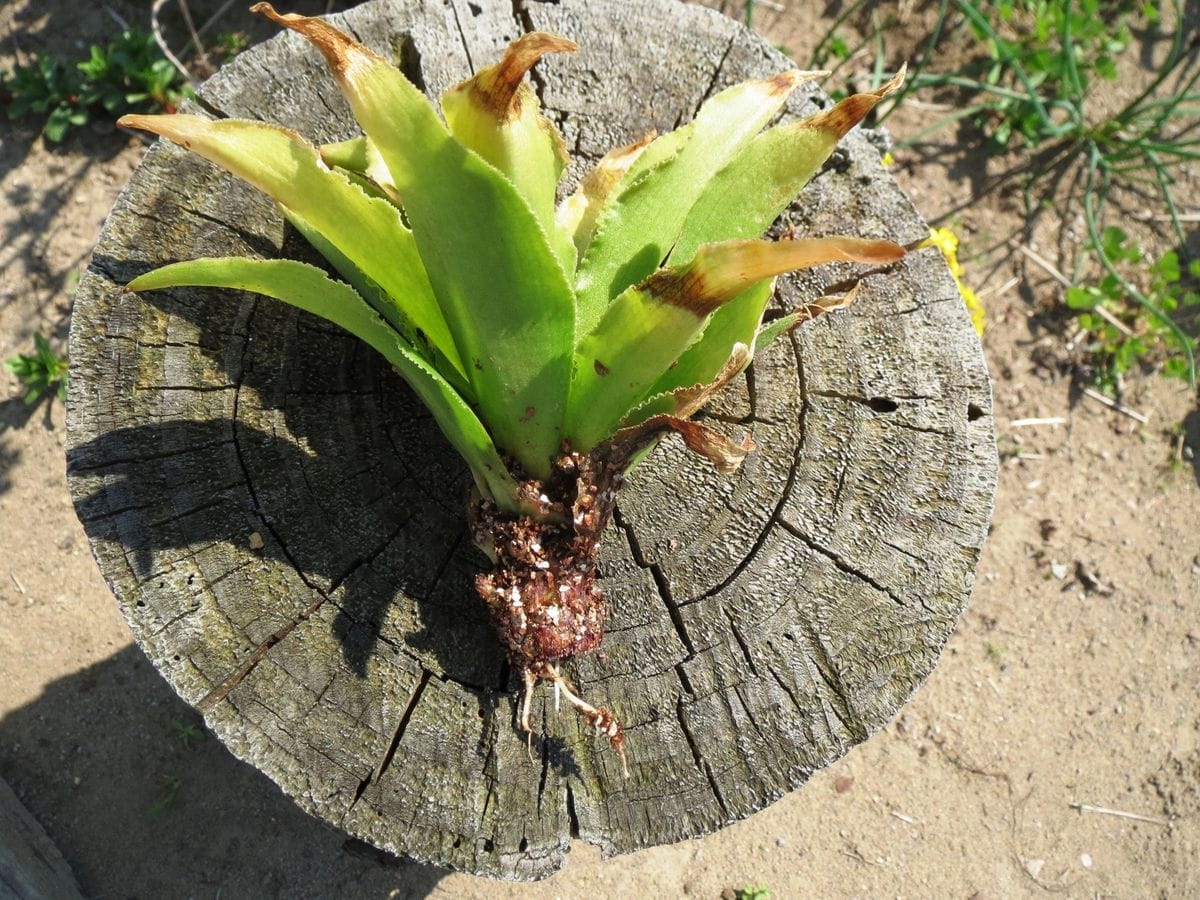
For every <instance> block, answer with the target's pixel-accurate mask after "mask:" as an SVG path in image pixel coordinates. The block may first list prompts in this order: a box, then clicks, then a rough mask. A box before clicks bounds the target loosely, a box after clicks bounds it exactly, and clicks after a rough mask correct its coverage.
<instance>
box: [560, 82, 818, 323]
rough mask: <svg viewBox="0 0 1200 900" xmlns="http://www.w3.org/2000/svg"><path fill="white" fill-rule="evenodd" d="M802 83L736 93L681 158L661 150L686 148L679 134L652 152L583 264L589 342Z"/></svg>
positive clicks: (581, 298) (605, 214) (726, 97)
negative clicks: (713, 183)
mask: <svg viewBox="0 0 1200 900" xmlns="http://www.w3.org/2000/svg"><path fill="white" fill-rule="evenodd" d="M802 78H803V75H802V73H800V72H797V71H794V70H793V71H789V72H784V73H781V74H779V75H777V76H775V77H774V78H770V79H765V80H762V81H748V82H744V83H742V84H739V85H735V86H734V87H731V88H728V89H727V90H724V91H722V92H721V93H719V94H717V95H716V96H715V97H713V98H711V99H710V100H708V101H707V102H706V103H705V104H704V105H703V106H701V107H700V110H699V112H698V113H697V114H696V118H695V119H694V120H693V121H692V122H691V123H689V125H688V126H686V128H687V130H686V132H685V139H684V140H683V142H682V145H681V146H678V148H677V151H676V152H674V153H672V154H669V155H666V157H665V158H664V159H658V158H657V157H658V155H659V153H660V151H659V150H658V148H657V147H656V145H661V146H663V147H665V148H667V149H668V150H670V149H673V147H674V145H675V144H678V143H679V137H678V135H676V133H675V132H672V133H671V134H670V135H664V136H663V137H661V138H659V139H658V140H657V141H655V142H654V143H653V144H651V145H650V146H649V147H648V148H647V149H646V151H645V153H643V154H642V157H641V158H639V159H638V160H637V162H636V163H635V165H634V167H633V169H631V170H630V173H629V175H628V176H627V177H626V182H625V185H624V186H623V187H622V189H621V190H620V191H618V192H617V193H616V194H615V195H614V196H613V197H612V198H611V199H610V200H609V202H608V204H606V206H605V209H604V210H603V211H602V212H601V214H600V217H599V220H598V222H597V226H596V231H595V236H594V237H593V238H592V242H591V243H590V244H589V245H588V248H587V251H586V252H585V253H584V255H583V258H582V259H581V260H580V263H579V272H578V274H577V276H576V281H575V292H576V295H577V296H578V304H579V333H580V334H581V335H582V334H587V333H589V332H590V331H591V330H592V328H593V327H594V326H595V325H596V324H597V323H598V322H599V321H600V319H601V317H602V316H603V315H604V311H605V309H606V308H607V306H608V305H609V302H610V301H611V300H612V298H614V297H616V296H617V295H618V294H620V293H621V292H622V291H624V290H625V288H627V287H629V286H630V285H632V284H634V283H636V282H638V281H640V280H641V279H643V278H645V277H646V276H648V275H650V274H651V273H653V272H654V270H655V269H657V268H658V267H659V265H660V264H661V263H662V261H663V260H664V259H666V257H667V254H668V253H669V252H670V250H671V247H672V246H673V245H674V244H675V241H676V239H677V238H678V237H679V233H680V230H681V229H682V227H683V223H684V220H685V219H686V218H687V215H688V212H689V210H691V208H692V206H693V205H694V204H695V202H696V200H697V199H698V198H699V197H700V195H701V193H702V192H703V190H704V187H705V185H706V184H707V183H708V181H709V179H710V178H711V177H712V176H713V175H715V174H716V173H717V172H718V171H720V170H721V169H722V168H724V167H725V165H726V164H727V163H729V161H730V160H732V159H733V158H734V157H735V156H736V155H737V153H738V152H739V151H740V150H741V149H742V148H743V147H744V146H745V145H746V144H747V143H749V142H750V140H751V139H752V138H753V137H754V136H755V135H756V134H757V133H758V132H759V131H760V130H761V129H762V128H763V126H764V125H766V124H767V123H768V122H769V121H770V120H771V119H772V118H773V117H774V116H775V114H776V113H777V112H779V110H780V108H781V107H782V106H783V103H784V101H785V100H786V99H787V97H788V95H789V94H790V93H791V91H792V90H793V89H794V88H795V87H796V85H797V84H799V83H800V81H801V79H802ZM673 135H674V136H673Z"/></svg>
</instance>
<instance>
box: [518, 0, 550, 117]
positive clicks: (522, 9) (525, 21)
mask: <svg viewBox="0 0 1200 900" xmlns="http://www.w3.org/2000/svg"><path fill="white" fill-rule="evenodd" d="M512 14H513V18H514V19H515V20H516V23H517V29H518V30H519V31H523V32H525V33H528V32H530V31H537V25H536V24H535V23H534V21H533V14H532V13H530V11H529V6H528V5H527V4H526V3H525V0H512ZM529 80H530V81H531V82H533V92H534V93H535V94H536V95H537V98H538V103H540V104H541V105H542V108H543V110H544V109H545V105H546V104H545V99H546V79H545V77H544V76H543V75H542V73H541V72H540V71H538V67H537V66H534V67H533V68H532V69H530V70H529Z"/></svg>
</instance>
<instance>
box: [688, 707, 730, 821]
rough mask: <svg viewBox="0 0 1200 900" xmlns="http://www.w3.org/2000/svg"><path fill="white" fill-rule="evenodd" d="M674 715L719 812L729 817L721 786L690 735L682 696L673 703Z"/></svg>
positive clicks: (694, 739)
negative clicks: (710, 790)
mask: <svg viewBox="0 0 1200 900" xmlns="http://www.w3.org/2000/svg"><path fill="white" fill-rule="evenodd" d="M675 716H676V718H677V719H678V720H679V728H680V729H681V730H682V731H683V737H684V739H685V740H686V741H687V743H688V747H690V748H691V751H692V760H693V761H694V762H695V763H696V769H697V771H699V772H700V774H701V775H703V776H704V777H705V778H706V779H707V780H708V786H709V787H710V788H711V789H712V792H713V796H714V797H715V798H716V800H717V805H718V806H720V807H721V813H722V814H723V815H724V816H725V818H726V819H728V818H729V807H728V806H726V805H725V798H724V797H723V796H722V795H721V786H720V785H719V784H717V779H716V776H715V775H714V774H713V770H712V766H710V765H709V764H708V760H706V759H705V758H704V755H703V754H702V753H701V752H700V747H699V745H698V744H697V743H696V738H695V737H694V736H693V735H692V732H691V729H689V728H688V726H687V719H686V718H685V717H684V715H683V698H682V697H680V698H679V700H678V701H677V702H676V704H675Z"/></svg>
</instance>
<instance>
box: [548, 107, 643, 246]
mask: <svg viewBox="0 0 1200 900" xmlns="http://www.w3.org/2000/svg"><path fill="white" fill-rule="evenodd" d="M655 137H656V132H654V131H651V132H650V133H649V134H647V135H646V136H645V137H643V138H642V139H641V140H638V141H634V142H633V143H632V144H626V145H625V146H624V147H617V148H616V149H615V150H610V151H609V152H608V153H606V154H605V155H604V157H603V158H602V159H601V160H600V161H599V162H598V163H596V165H595V166H594V167H593V168H592V171H590V172H588V174H587V175H586V176H584V178H583V180H582V181H580V183H579V187H577V188H576V189H575V192H574V193H572V194H571V195H570V196H569V197H566V198H564V199H563V202H562V203H561V204H560V205H559V207H558V212H557V215H556V221H557V223H558V227H559V228H560V229H561V230H562V231H563V232H564V233H565V234H567V235H570V236H571V240H572V241H573V243H574V244H575V249H576V253H577V254H578V255H580V256H581V255H583V253H584V251H585V250H587V247H588V244H590V243H591V242H592V234H593V232H594V231H595V229H596V217H597V216H599V215H600V211H601V209H603V207H604V204H605V202H606V201H607V200H608V198H609V197H610V196H611V195H612V193H613V191H615V190H616V189H617V188H618V187H619V186H620V184H621V181H622V179H624V178H625V177H626V174H627V173H628V172H629V170H630V168H631V167H632V166H633V165H635V164H636V162H637V160H638V158H639V157H640V156H641V155H642V153H643V152H644V151H645V150H646V147H647V145H649V144H650V142H651V141H653V140H654V138H655ZM572 268H574V265H572Z"/></svg>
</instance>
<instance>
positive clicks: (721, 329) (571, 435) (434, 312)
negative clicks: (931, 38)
mask: <svg viewBox="0 0 1200 900" xmlns="http://www.w3.org/2000/svg"><path fill="white" fill-rule="evenodd" d="M253 9H254V10H255V11H256V12H259V13H262V14H263V15H266V16H267V17H269V18H270V19H272V20H273V21H275V22H277V23H279V24H281V25H283V26H285V27H287V28H290V29H293V30H295V31H297V32H299V33H300V34H301V35H303V36H304V37H305V38H307V39H308V40H310V41H311V42H312V43H313V44H315V45H316V47H317V48H318V49H319V50H320V51H321V53H322V54H323V55H324V56H325V58H326V60H327V62H328V63H329V65H330V68H331V69H332V71H333V73H334V75H335V77H336V78H337V80H338V82H339V84H340V86H341V88H342V91H343V93H344V94H345V96H346V98H347V100H348V101H349V104H350V107H351V109H352V110H353V112H354V114H355V117H356V118H357V119H358V121H359V123H360V124H361V125H362V127H363V129H364V130H365V132H366V134H365V136H363V137H359V138H354V139H351V140H349V141H345V142H342V143H339V144H333V145H328V146H325V147H322V148H317V147H314V146H312V145H311V144H308V143H307V142H305V141H304V140H303V139H302V138H301V137H300V136H299V135H297V134H295V133H294V132H290V131H287V130H285V129H282V128H279V127H277V126H274V125H265V124H262V123H256V122H247V121H235V120H229V119H223V120H217V121H211V120H208V119H203V118H200V117H196V116H182V115H179V116H127V117H125V118H124V119H122V123H123V124H126V125H129V126H132V127H135V128H142V129H145V130H147V131H151V132H154V133H157V134H160V135H163V136H165V137H167V138H169V139H171V140H173V141H175V142H176V143H179V144H182V145H184V146H186V147H188V148H189V149H191V150H193V151H194V152H196V153H199V154H200V155H202V156H204V157H206V158H208V159H210V160H212V161H214V162H216V163H218V164H219V165H221V166H223V167H225V168H226V169H228V170H229V171H231V172H233V173H234V174H236V175H238V176H240V177H242V178H244V179H246V180H247V181H249V182H250V183H251V184H253V185H255V186H257V187H259V188H260V189H262V190H264V191H266V192H267V193H268V194H270V195H271V196H273V197H274V198H275V199H276V200H277V201H278V202H279V204H280V205H281V207H282V209H283V211H284V214H285V215H286V217H287V218H288V220H289V221H290V222H292V224H293V225H295V227H296V228H297V229H298V230H299V231H300V232H301V233H302V234H303V235H304V236H305V237H306V238H307V239H308V240H309V242H310V243H311V244H312V245H313V246H314V247H315V248H316V249H317V250H318V251H320V252H321V253H322V254H323V255H324V256H325V258H326V259H327V260H328V261H329V263H330V264H331V265H332V267H333V268H334V269H336V270H337V271H338V272H339V273H340V275H341V276H342V278H344V279H345V281H337V280H334V279H332V278H330V277H328V276H327V275H326V274H325V272H323V271H322V270H320V269H317V268H314V267H312V266H309V265H305V264H303V263H300V262H296V261H292V260H284V259H269V260H268V259H243V258H239V259H200V260H193V261H190V262H181V263H175V264H171V265H167V266H164V267H163V268H160V269H157V270H154V271H152V272H148V273H146V274H144V275H141V276H139V277H138V278H136V279H134V281H132V282H131V283H130V284H129V286H128V287H129V289H130V290H153V289H158V288H166V287H174V286H180V285H193V286H209V287H223V288H235V289H240V290H249V291H254V292H257V293H260V294H265V295H267V296H270V297H274V298H276V299H279V300H282V301H284V302H287V303H290V304H293V305H295V306H297V307H299V308H300V309H303V310H306V311H308V312H311V313H315V314H317V315H320V316H323V317H325V318H326V319H328V320H330V321H332V322H334V323H336V324H339V325H341V326H342V327H344V328H346V329H347V330H348V331H350V332H352V333H353V334H355V335H357V336H358V337H360V338H361V339H363V340H364V341H366V342H367V343H368V344H370V345H371V346H372V347H373V348H374V349H376V350H377V351H378V352H379V353H381V354H382V355H383V356H384V357H385V358H386V359H387V360H388V362H390V363H391V364H392V365H393V366H394V367H395V369H396V370H397V371H398V372H399V373H400V374H401V375H402V376H403V377H404V378H405V379H406V380H407V381H408V383H409V384H410V385H411V386H412V388H413V389H414V390H415V391H416V393H417V394H418V395H419V396H420V398H421V399H422V400H423V401H424V402H425V404H426V405H427V406H428V407H429V409H430V411H431V412H432V414H433V416H434V419H435V420H436V421H437V423H438V425H439V426H440V427H441V429H442V431H443V433H444V434H445V435H446V437H447V438H448V439H449V441H450V443H451V444H452V445H453V446H454V447H455V449H457V450H458V452H459V453H460V454H461V455H462V456H463V458H464V459H465V460H466V462H467V464H468V466H469V467H470V470H471V473H472V474H473V476H474V481H475V496H474V497H473V499H472V501H471V504H470V511H469V514H470V520H471V523H472V532H473V535H474V537H475V541H476V543H477V544H478V545H479V547H480V548H481V549H482V550H483V551H484V552H485V553H486V554H487V555H488V556H489V557H490V558H491V560H492V562H493V564H494V568H493V570H492V572H491V573H489V574H484V575H480V576H479V578H478V579H477V581H476V588H477V590H478V592H479V594H480V596H481V597H482V598H483V600H484V602H485V603H486V605H487V608H488V610H489V613H490V615H491V618H492V621H493V624H494V625H495V627H496V629H497V631H498V633H499V635H500V638H501V640H502V641H503V643H504V644H505V646H506V648H507V650H508V652H509V656H510V658H511V660H512V662H513V664H514V668H516V669H517V671H519V672H520V673H521V675H522V677H523V679H524V681H525V687H526V692H525V701H524V705H523V710H522V715H521V723H522V726H523V727H524V728H525V730H526V731H527V732H528V733H529V734H530V735H531V736H532V726H531V725H530V721H529V704H530V698H531V692H532V689H533V687H534V685H535V684H536V683H537V682H538V681H539V680H541V679H545V680H548V681H552V682H554V684H555V686H556V690H558V691H561V692H562V695H563V696H565V697H566V698H567V699H568V700H569V701H570V702H571V703H572V705H573V706H575V708H576V709H577V710H578V711H579V712H580V713H581V714H582V715H583V716H584V718H585V719H586V720H587V721H588V722H589V723H590V724H592V725H594V726H595V727H596V729H597V730H598V731H600V732H603V733H604V734H606V735H607V736H608V737H609V738H610V739H611V741H612V743H613V746H614V747H615V748H616V749H618V750H621V748H622V746H623V740H624V734H623V730H622V728H621V725H620V723H619V721H618V720H617V719H616V717H615V716H613V715H612V713H610V712H609V711H607V710H604V709H597V708H595V707H593V706H591V705H590V704H588V703H587V702H586V701H584V700H583V699H581V698H579V697H577V696H576V695H575V694H574V693H573V690H572V688H571V687H570V685H569V684H568V683H567V682H566V680H565V679H564V678H563V677H562V676H561V675H560V673H559V671H558V669H557V667H556V665H555V664H556V663H557V662H558V661H559V660H561V659H563V658H566V657H569V656H573V655H575V654H577V653H582V652H584V651H587V650H590V649H593V648H595V647H596V646H598V645H599V643H600V640H601V636H602V634H603V622H604V615H605V605H604V595H603V592H602V590H601V588H600V586H599V583H598V579H597V575H596V554H597V550H598V547H599V540H600V536H601V533H602V532H603V530H604V527H605V525H606V524H607V522H608V521H609V519H610V517H611V514H612V511H613V507H614V504H615V499H616V494H617V490H618V489H619V487H620V485H621V483H622V480H623V478H624V474H625V472H627V471H628V469H629V468H631V467H632V466H633V465H635V464H636V462H637V461H638V460H639V459H640V458H641V457H642V456H643V455H644V454H645V453H646V452H648V450H649V448H650V446H651V445H652V444H653V443H654V442H655V441H656V440H658V439H659V438H660V437H661V436H662V435H664V434H666V433H668V432H672V431H673V432H676V433H678V434H679V435H681V436H682V438H683V440H684V441H685V442H686V444H687V446H688V447H690V448H691V449H692V450H694V451H695V452H697V453H700V454H702V455H703V456H705V457H707V458H708V459H709V460H711V461H712V462H713V463H714V464H715V465H716V466H717V468H718V469H719V470H721V471H723V472H731V471H732V470H733V469H735V468H736V467H737V465H738V464H739V463H740V462H741V460H742V459H743V458H744V457H745V455H746V454H747V453H748V452H749V451H750V450H751V449H752V446H753V444H752V442H751V441H750V440H749V436H747V437H745V438H744V439H743V440H741V441H740V442H736V441H733V440H730V439H729V438H727V437H725V436H724V435H722V434H720V433H719V432H717V431H715V430H713V429H712V428H710V427H708V426H707V425H705V424H702V423H700V422H696V421H694V420H692V418H691V416H692V415H693V414H694V413H696V412H697V411H699V410H700V409H701V408H702V407H703V406H704V404H705V403H706V402H707V401H708V399H709V398H710V397H711V396H712V395H713V394H714V393H715V392H716V391H717V390H718V389H719V388H721V387H722V386H724V385H725V384H726V383H727V382H728V381H729V380H730V379H732V378H734V377H736V376H737V375H738V374H739V373H741V372H742V371H743V370H744V369H745V368H746V366H748V365H749V363H750V361H751V359H752V358H753V356H754V353H755V351H756V350H757V349H761V348H762V347H763V346H765V345H766V344H767V343H768V342H769V341H770V340H771V339H772V338H774V337H775V336H777V335H778V334H780V333H782V332H784V331H785V330H787V329H789V328H792V327H796V326H797V325H798V324H800V323H801V322H802V321H804V320H805V319H807V318H811V317H812V316H813V315H816V314H818V313H819V312H821V311H823V310H825V309H829V308H832V307H834V306H837V305H841V304H843V303H845V302H847V299H848V298H846V297H841V296H839V297H835V298H823V299H822V300H819V301H816V302H815V303H814V304H812V305H811V306H809V307H807V308H805V309H802V310H799V311H797V312H795V313H793V314H791V315H788V316H785V317H783V318H781V319H779V320H776V321H774V322H772V323H770V324H769V325H766V326H764V325H762V318H763V312H764V310H765V307H766V304H767V301H768V300H769V298H770V296H771V293H772V288H773V279H774V276H775V275H777V274H780V273H782V272H786V271H791V270H793V269H796V268H802V267H806V266H812V265H816V264H819V263H823V262H829V261H833V260H841V261H858V262H867V263H875V264H887V263H891V262H894V261H896V260H898V259H899V258H901V257H902V256H903V255H904V250H903V249H902V248H900V247H898V246H897V245H896V244H894V243H892V242H890V241H880V240H864V239H858V238H846V237H829V238H821V239H810V240H785V241H780V242H772V241H767V240H761V239H759V235H761V234H762V233H763V231H764V230H765V229H766V228H767V227H768V226H769V225H770V224H771V223H772V222H773V221H775V219H776V217H777V216H778V215H779V213H780V212H781V211H782V210H783V209H784V208H786V207H787V206H788V204H789V203H790V202H791V201H792V199H793V198H794V197H795V196H796V195H797V193H798V192H799V191H800V188H801V187H802V186H803V185H804V184H805V183H806V182H807V180H808V179H809V177H811V175H812V174H813V173H814V172H815V171H816V170H817V169H818V168H819V166H820V165H821V164H822V162H823V161H824V160H825V159H826V158H827V157H828V155H829V154H830V153H831V152H832V151H833V148H834V147H835V146H836V144H837V142H838V140H839V139H840V138H841V136H842V135H843V134H845V132H846V131H847V130H849V129H850V128H851V127H853V125H854V124H855V123H856V122H858V121H859V120H860V119H861V118H862V117H863V116H864V115H865V114H866V113H867V111H869V110H870V108H871V107H873V106H874V105H875V104H876V103H877V102H878V101H879V100H880V99H881V98H882V97H883V96H884V95H885V94H886V93H887V92H888V91H890V90H892V89H894V88H895V87H896V82H893V83H891V84H888V85H886V86H885V87H884V88H882V89H880V90H879V91H877V92H874V93H871V94H860V95H857V96H855V97H852V98H849V99H848V100H846V101H844V102H843V103H841V104H839V105H838V106H836V107H834V108H832V109H830V110H828V111H826V112H823V113H819V114H817V115H815V116H813V117H811V118H809V119H807V120H804V121H802V122H798V123H792V124H789V125H782V126H778V127H775V128H770V129H768V130H766V131H763V130H762V129H763V128H764V127H765V126H767V125H768V124H769V123H770V121H771V120H772V119H773V118H774V117H775V115H776V114H777V113H778V112H779V110H780V109H781V108H782V106H783V104H784V102H785V100H786V98H787V96H788V95H789V94H790V93H791V91H792V90H793V89H794V88H795V87H796V85H797V84H798V83H799V82H800V80H801V78H802V75H801V73H799V72H795V71H790V72H784V73H781V74H779V75H776V76H774V77H772V78H768V79H763V80H759V81H749V82H745V83H743V84H740V85H735V86H734V87H731V88H728V89H727V90H725V91H722V92H720V93H718V94H717V95H715V96H714V97H712V98H711V99H709V100H708V101H707V102H706V103H705V104H704V105H703V106H702V107H701V108H700V110H699V112H698V113H697V115H696V117H695V118H694V120H693V121H692V122H690V123H689V124H687V125H684V126H683V127H681V128H679V129H677V130H676V131H673V132H671V133H669V134H664V135H662V136H655V135H653V134H652V135H648V136H647V137H646V138H644V139H643V140H641V141H638V142H636V143H634V144H632V145H630V146H627V147H621V148H618V149H616V150H614V151H612V152H611V153H609V154H608V155H607V156H606V157H604V159H602V160H601V161H600V162H599V163H598V164H597V166H596V167H595V169H594V170H593V171H592V172H591V173H590V174H589V175H588V176H587V177H586V178H585V179H584V180H583V182H582V183H581V184H580V186H579V188H578V189H577V190H576V191H575V192H574V193H573V194H571V195H570V196H568V197H567V198H566V199H565V200H564V201H563V202H562V203H561V204H558V205H556V203H555V193H556V186H557V183H558V180H559V177H560V176H561V174H562V172H563V171H564V169H565V167H566V164H567V162H568V158H567V153H566V149H565V146H564V142H563V140H562V137H561V136H560V135H559V134H558V131H557V129H556V128H555V127H554V125H553V124H552V123H551V122H550V121H549V120H548V119H547V118H546V117H545V116H543V115H542V113H541V109H540V104H539V102H538V99H537V96H536V94H535V93H534V92H533V90H532V88H531V87H530V86H529V85H528V84H527V83H526V82H525V80H524V79H525V75H526V73H527V72H528V71H529V69H530V68H532V66H533V65H534V64H535V63H537V62H538V60H539V59H540V58H541V57H542V56H543V55H545V54H546V53H549V52H566V51H572V50H574V49H575V45H574V44H573V43H571V42H570V41H568V40H566V39H565V38H561V37H558V36H556V35H551V34H546V33H543V32H533V33H530V34H527V35H525V36H523V37H522V38H520V39H519V40H517V41H515V42H513V44H512V45H510V47H509V48H508V50H507V51H506V52H505V54H504V57H503V59H502V60H501V61H500V62H499V63H498V64H497V65H494V66H490V67H487V68H484V69H481V70H480V71H479V72H478V73H477V74H476V75H475V76H474V77H473V78H471V79H469V80H467V81H465V82H463V83H462V84H460V85H457V86H456V87H453V88H451V89H450V90H449V91H447V92H446V93H445V94H443V95H442V98H441V107H442V113H443V115H444V117H445V122H444V123H443V121H442V119H440V118H439V117H438V115H437V112H436V111H435V109H434V108H433V106H432V105H431V104H430V103H429V101H428V100H427V99H426V98H425V96H424V95H423V94H422V93H421V92H420V90H419V89H418V88H416V87H415V86H414V85H412V84H411V83H410V82H409V81H408V80H407V79H406V78H405V77H404V76H403V75H402V74H401V73H400V72H399V70H397V69H396V68H394V67H393V66H391V65H390V64H389V63H387V62H386V61H385V60H383V59H381V58H380V57H378V56H376V55H375V54H373V53H371V52H370V51H369V50H367V49H366V48H365V47H363V46H362V45H360V44H358V43H357V42H355V41H354V40H352V39H351V38H349V37H348V36H346V35H345V34H343V33H342V32H340V31H338V30H336V29H334V28H333V27H332V26H330V25H328V24H327V23H326V22H324V21H322V20H320V19H316V18H308V17H304V16H298V15H280V14H278V13H276V12H275V10H274V9H273V8H272V7H271V6H270V5H269V4H265V3H260V4H257V5H256V6H255V7H253Z"/></svg>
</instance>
